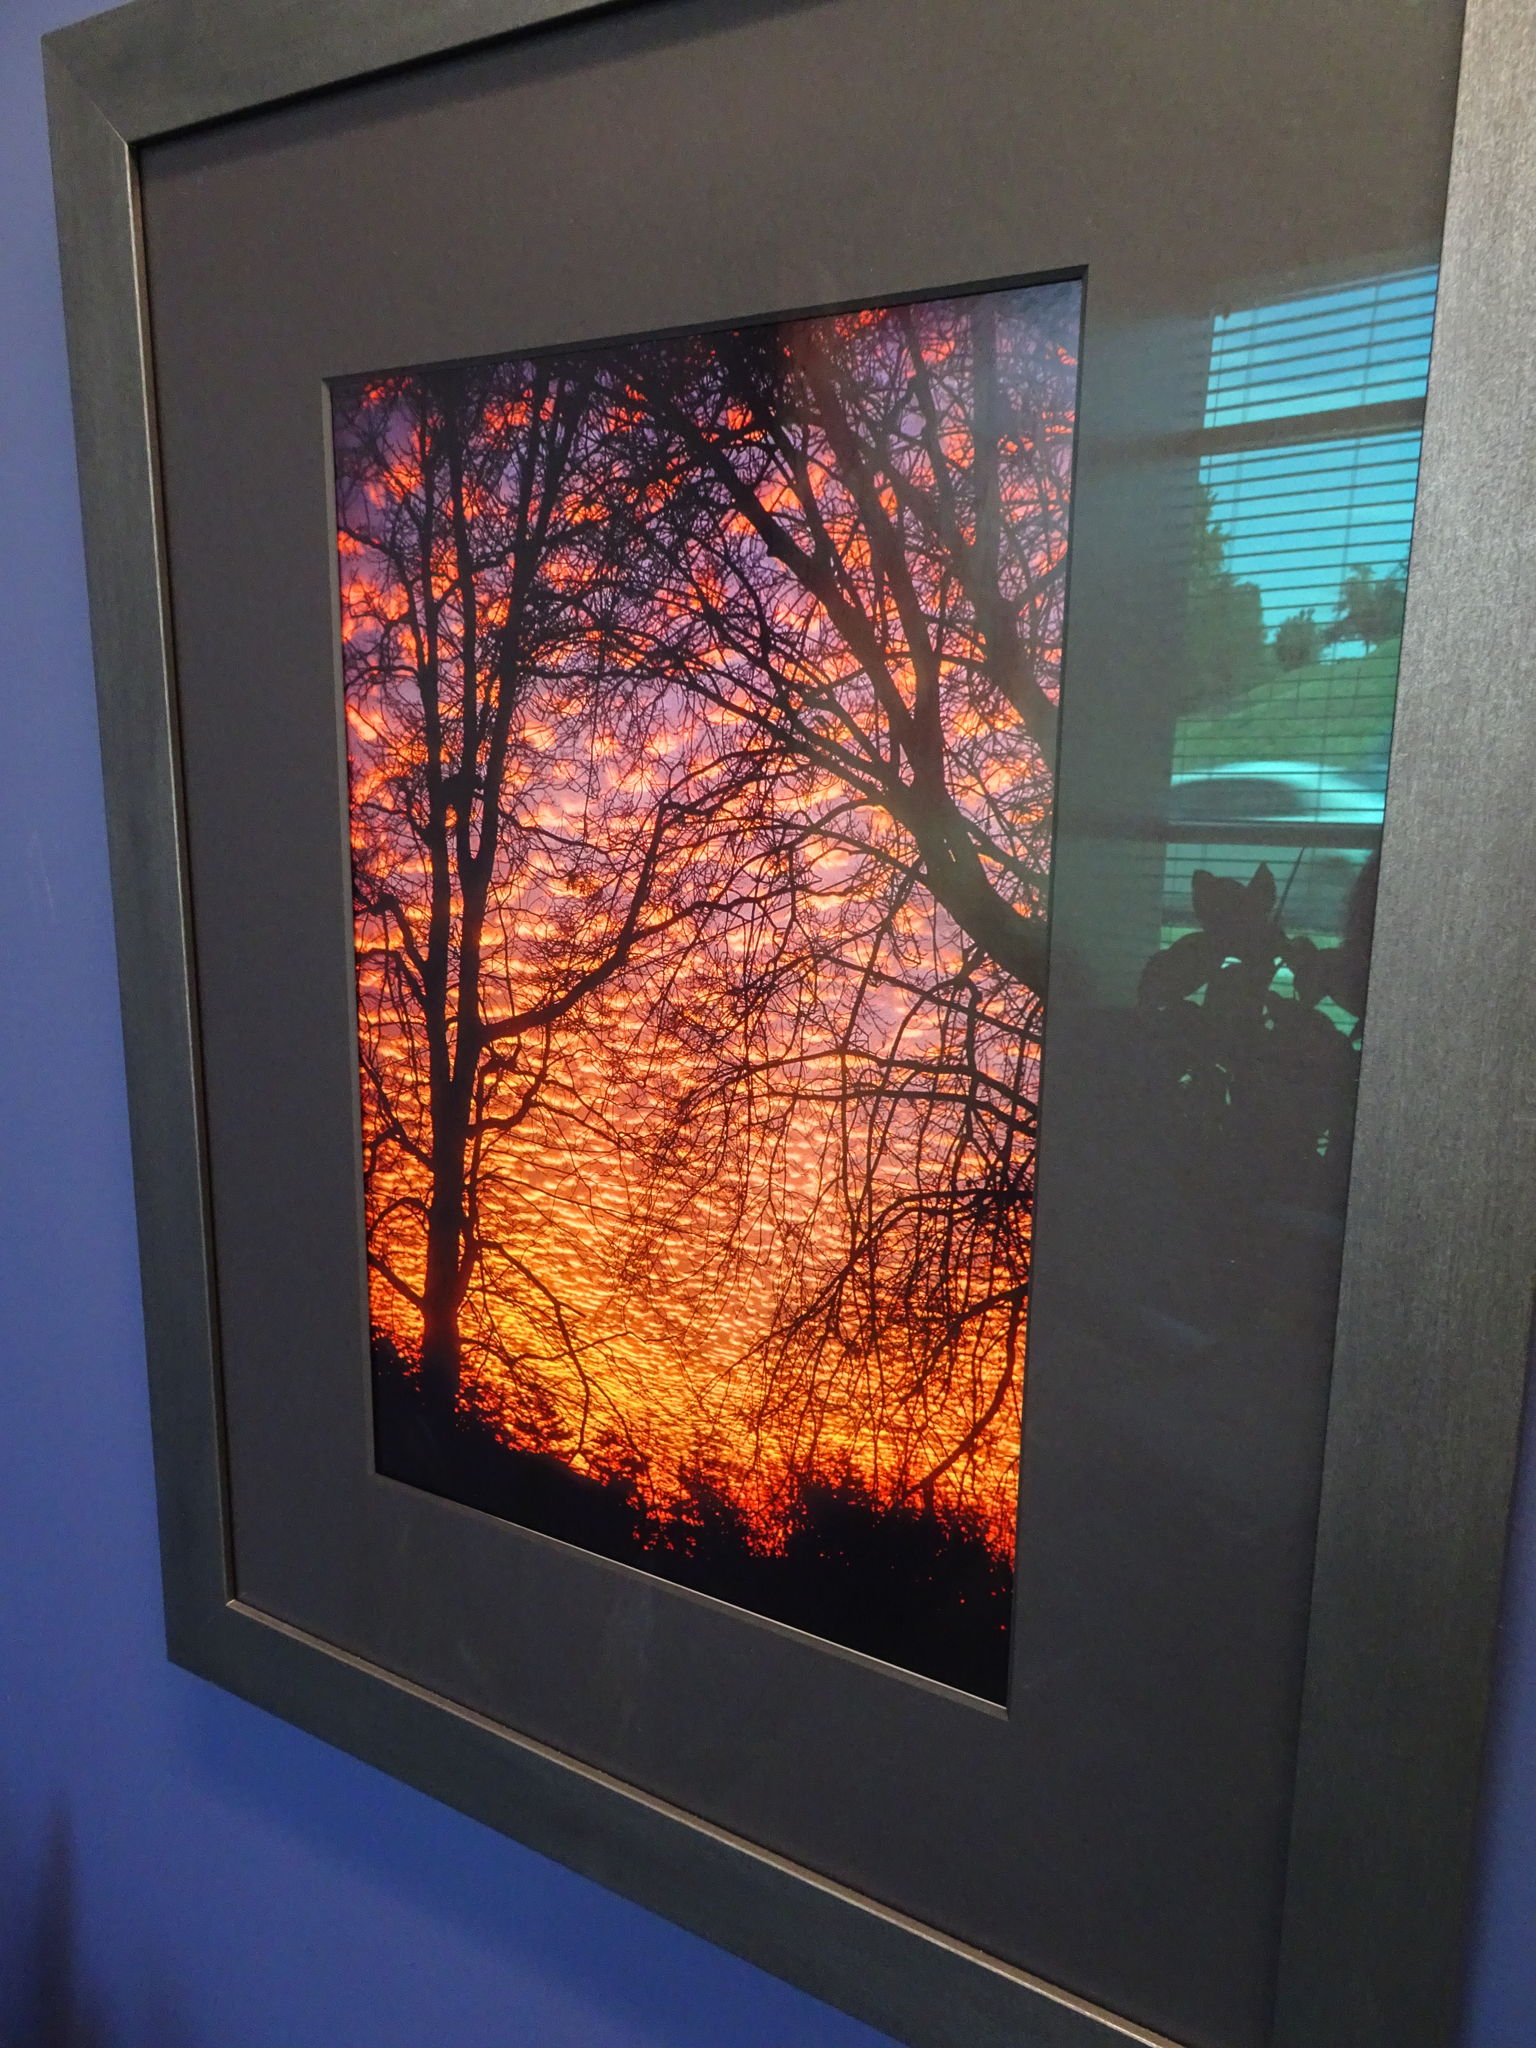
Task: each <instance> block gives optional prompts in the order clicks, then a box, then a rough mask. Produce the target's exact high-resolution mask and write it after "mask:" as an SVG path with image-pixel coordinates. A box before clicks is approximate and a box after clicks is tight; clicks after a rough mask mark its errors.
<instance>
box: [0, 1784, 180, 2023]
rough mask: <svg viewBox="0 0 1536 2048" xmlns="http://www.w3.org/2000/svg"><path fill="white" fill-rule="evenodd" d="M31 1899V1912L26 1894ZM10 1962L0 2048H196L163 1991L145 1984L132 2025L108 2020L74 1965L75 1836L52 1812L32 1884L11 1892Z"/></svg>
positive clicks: (115, 2017)
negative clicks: (12, 1941)
mask: <svg viewBox="0 0 1536 2048" xmlns="http://www.w3.org/2000/svg"><path fill="white" fill-rule="evenodd" d="M29 1890H30V1891H31V1894H32V1896H31V1900H30V1912H29V1911H28V1898H27V1893H28V1891H29ZM13 1896H14V1898H15V1921H14V1923H13V1935H14V1937H15V1939H16V1947H15V1949H14V1950H13V1951H12V1954H11V1956H10V1958H9V1959H8V1961H9V1964H10V1970H9V1972H8V1974H11V1978H12V1981H11V1982H10V1984H9V1985H8V1986H7V1987H6V1989H7V1993H8V1996H7V1998H6V2001H5V2004H6V2007H7V2008H8V2011H6V2012H5V2013H4V2015H3V2017H0V2025H3V2026H4V2029H5V2031H4V2034H3V2039H4V2043H5V2048H197V2043H196V2041H195V2038H194V2036H193V2034H192V2032H191V2030H190V2028H189V2026H188V2025H187V2022H186V2020H185V2019H184V2018H183V2017H182V2016H181V2015H180V2013H179V2012H178V2010H177V2008H176V2003H175V2001H174V1999H173V1998H172V1996H171V1995H170V1993H169V1992H168V1991H167V1989H166V1987H164V1986H163V1985H159V1984H154V1983H151V1984H148V1985H146V1986H144V1988H143V1989H142V1990H141V1991H140V1992H139V1995H138V1997H137V1999H136V2001H135V2003H136V2005H137V2007H138V2010H137V2012H136V2013H135V2014H134V2015H133V2020H132V2023H129V2022H127V2021H125V2020H123V2018H122V2016H121V2015H120V2014H113V2013H111V2012H110V2011H109V2010H108V2008H107V2005H106V2002H105V2001H104V2000H103V1999H102V1998H101V1997H100V1996H99V1995H98V1993H97V1992H96V1991H95V1990H94V1988H93V1987H92V1985H91V1984H90V1982H89V1981H88V1979H87V1977H86V1975H85V1972H84V1970H83V1968H82V1965H81V1960H80V1931H79V1921H80V1916H79V1906H78V1903H77V1898H76V1882H75V1846H74V1833H73V1830H72V1828H71V1826H70V1821H69V1816H68V1814H67V1813H66V1812H65V1811H64V1809H63V1808H62V1807H56V1808H55V1809H54V1814H53V1818H52V1820H51V1822H50V1824H49V1828H48V1833H47V1836H46V1839H45V1841H44V1844H43V1850H42V1856H41V1859H40V1864H39V1867H38V1869H37V1872H36V1875H35V1877H34V1878H33V1879H32V1881H31V1883H30V1884H28V1882H27V1880H26V1878H25V1877H22V1879H21V1881H20V1882H19V1883H18V1884H17V1887H16V1891H15V1893H14V1894H13Z"/></svg>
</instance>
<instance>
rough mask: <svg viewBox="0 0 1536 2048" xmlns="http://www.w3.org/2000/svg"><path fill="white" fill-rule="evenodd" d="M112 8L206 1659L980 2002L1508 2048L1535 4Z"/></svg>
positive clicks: (167, 1041) (270, 1693) (940, 2007)
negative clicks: (1480, 1792)
mask: <svg viewBox="0 0 1536 2048" xmlns="http://www.w3.org/2000/svg"><path fill="white" fill-rule="evenodd" d="M46 47H47V55H48V66H49V78H50V96H51V98H50V104H51V110H52V119H53V124H54V129H53V132H54V152H55V163H56V171H57V184H58V196H59V212H60V234H61V247H62V251H63V260H64V275H65V290H66V301H67V310H68V317H69V330H70V344H71V360H72V368H73V375H74V380H75V400H76V415H77V427H78V437H79V446H80V460H81V476H82V487H83V496H84V507H85V521H86V537H87V551H88V558H89V567H90V579H91V598H92V610H93V624H94V630H95V644H96V655H97V664H98V673H99V681H100V697H101V711H102V729H103V751H104V760H105V766H106V779H107V795H108V809H109V818H110V826H111V834H112V852H113V873H114V888H115V892H116V903H117V915H118V929H119V946H120V962H121V969H122V980H123V1001H124V1018H125V1037H126V1045H127V1054H128V1061H129V1071H130V1087H131V1097H132V1108H133V1122H134V1144H135V1161H136V1171H137V1176H138V1187H139V1214H140V1230H141V1238H142V1248H143V1267H144V1288H145V1312H146V1324H147V1330H148V1338H149V1356H150V1369H151V1381H152V1387H151V1392H152V1399H153V1411H154V1424H155V1441H156V1458H157V1476H158V1485H159V1494H160V1503H161V1525H162V1550H163V1558H164V1571H165V1591H166V1615H167V1636H168V1643H169V1648H170V1653H171V1655H172V1656H173V1657H175V1658H176V1659H177V1660H178V1661H180V1662H182V1663H184V1664H186V1665H187V1666H189V1667H190V1668H191V1669H193V1670H195V1671H198V1672H200V1673H202V1674H203V1675H205V1676H207V1677H209V1678H211V1679H213V1680H214V1681H215V1682H217V1683H219V1684H222V1685H225V1686H228V1687H229V1688H231V1689H232V1690H234V1691H237V1692H239V1693H241V1694H243V1695H244V1696H245V1697H247V1698H249V1699H252V1700H254V1701H256V1702H258V1703H259V1704H261V1705H263V1706H265V1707H267V1708H269V1709H271V1710H272V1711H274V1712H276V1713H279V1714H282V1715H284V1716H286V1717H287V1718H289V1719H291V1720H293V1721H296V1722H298V1723H299V1724H300V1725H302V1726H304V1727H306V1728H309V1729H311V1730H313V1731H314V1732H315V1733H317V1734H319V1735H321V1736H323V1737H324V1738H326V1739H327V1740H329V1741H332V1742H335V1743H338V1744H339V1745H341V1746H342V1747H344V1748H347V1749H349V1750H351V1751H353V1752H354V1753H356V1754H358V1755H360V1756H363V1757H365V1758H367V1759H368V1760H370V1761H371V1762H373V1763H375V1764H377V1765H379V1766H381V1767H382V1768H384V1769H386V1770H388V1771H391V1772H393V1773H395V1774H396V1775H398V1776H400V1777H402V1778H405V1779H408V1780H409V1781H410V1782H412V1783H414V1784H416V1785H419V1786H421V1787H423V1788H424V1789H426V1790H428V1791H429V1792H431V1793H433V1794H435V1795H436V1796H438V1797H440V1798H443V1799H445V1800H448V1801H450V1802H452V1803H453V1804H455V1805H457V1806H459V1807H461V1808H462V1809H464V1810H465V1811H467V1812H469V1813H472V1814H474V1815H476V1816H478V1817H480V1818H481V1819H483V1820H486V1821H488V1822H489V1823H491V1824H492V1825H494V1826H497V1827H499V1828H502V1829H504V1830H506V1831H507V1832H508V1833H510V1834H513V1835H515V1836H517V1837H519V1838H520V1839H521V1840H523V1841H526V1842H528V1843H530V1844H532V1845H533V1846H534V1847H536V1848H538V1849H540V1850H542V1851H544V1852H545V1853H548V1854H551V1855H553V1856H556V1857H558V1858H560V1859H561V1860H563V1861H564V1862H566V1863H569V1864H570V1865H572V1866H573V1867H574V1868H576V1869H578V1870H581V1871H583V1872H586V1873H587V1874H589V1875H591V1876H592V1877H594V1878H596V1879H598V1880H599V1881H600V1882H602V1883H604V1884H607V1885H610V1886H612V1887H614V1888H615V1889H617V1890H619V1891H622V1892H624V1893H625V1894H627V1895H628V1896H629V1897H631V1898H634V1899H636V1900H639V1901H640V1902H642V1903H644V1904H645V1905H647V1906H649V1907H651V1908H653V1909H655V1910H657V1911H659V1912H661V1913H664V1914H666V1915H669V1916H670V1917H672V1918H673V1919H675V1920H677V1921H679V1922H681V1923H682V1924H684V1925H685V1926H688V1927H690V1928H692V1929H694V1930H696V1931H698V1932H699V1933H701V1934H703V1935H705V1936H707V1937H708V1938H710V1939H711V1940H714V1941H717V1942H720V1943H723V1944H724V1945H726V1946H728V1947H730V1948H732V1949H733V1950H735V1951H736V1952H738V1953H739V1954H741V1955H744V1956H746V1957H749V1958H750V1959H751V1960H753V1961H754V1962H757V1963H759V1964H761V1965H763V1966H764V1967H766V1968H768V1969H770V1970H773V1971H776V1972H778V1973H780V1974H782V1975H783V1976H785V1977H787V1978H790V1979H792V1980H793V1981H794V1982H796V1983H798V1984H800V1985H802V1986H804V1987H805V1988H807V1989H808V1990H810V1991H812V1992H814V1993H816V1994H817V1995H819V1996H821V1997H823V1998H825V1999H828V2000H830V2001H832V2002H833V2003H835V2004H837V2005H839V2006H842V2007H843V2008H845V2009H846V2010H848V2011H850V2012H852V2013H855V2014H857V2015H859V2016H860V2017H862V2018H864V2019H866V2020H868V2021H869V2022H871V2023H872V2024H873V2025H875V2026H877V2027H880V2028H882V2029H884V2030H885V2031H886V2032H888V2033H889V2034H891V2035H892V2036H894V2037H895V2038H896V2039H898V2040H900V2041H904V2042H908V2043H911V2044H913V2048H985V2044H995V2048H1004V2044H1008V2048H1019V2044H1024V2043H1029V2044H1032V2048H1095V2044H1105V2048H1108V2044H1110V2043H1112V2042H1115V2041H1139V2042H1142V2043H1146V2044H1149V2048H1158V2044H1162V2048H1168V2044H1186V2048H1452V2044H1453V2043H1454V2041H1455V2038H1456V2030H1457V2015H1458V1998H1459V1984H1460V1958H1461V1949H1462V1923H1463V1916H1464V1911H1465V1904H1466V1896H1467V1886H1468V1877H1469V1870H1470V1865H1471V1856H1472V1845H1473V1831H1474V1821H1475V1807H1476V1788H1477V1781H1478V1772H1479V1763H1480V1749H1481V1740H1482V1727H1483V1720H1484V1716H1485V1711H1486V1703H1487V1693H1488V1685H1489V1677H1490V1669H1491V1663H1492V1655H1493V1646H1494V1638H1495V1630H1496V1620H1497V1612H1498V1600H1499V1590H1500V1576H1501V1570H1502V1560H1503V1550H1504V1526H1505V1518H1506V1512H1507V1505H1508V1496H1509V1490H1510V1483H1511V1475H1512V1471H1513V1466H1514V1458H1515V1449H1516V1440H1517V1434H1518V1426H1519V1417H1520V1408H1521V1398H1522V1389H1523V1379H1524V1366H1525V1355H1526V1346H1527V1341H1528V1336H1529V1322H1530V1310H1531V1291H1532V1278H1533V1270H1532V1268H1533V1247H1536V1156H1533V1140H1536V1105H1533V1104H1532V1103H1531V1101H1530V1099H1529V1098H1530V1082H1529V1078H1528V1063H1527V1062H1526V1061H1525V1059H1524V1057H1523V1040H1524V1035H1525V1032H1526V1028H1527V1025H1526V1020H1527V1018H1528V1017H1529V1015H1530V1011H1531V1004H1532V998H1533V996H1536V973H1533V966H1536V946H1533V944H1532V941H1531V939H1530V937H1529V934H1528V933H1527V932H1526V931H1525V929H1524V928H1523V926H1522V925H1521V924H1520V923H1519V922H1518V920H1516V919H1515V918H1513V917H1512V915H1511V906H1512V904H1513V903H1514V902H1516V901H1517V900H1518V886H1519V878H1520V877H1522V876H1524V875H1526V874H1528V873H1529V872H1530V871H1531V864H1532V858H1533V855H1536V826H1533V822H1532V817H1531V811H1530V805H1529V789H1530V786H1531V784H1532V781H1533V779H1536V728H1533V725H1532V721H1531V719H1530V717H1529V713H1528V705H1527V696H1528V692H1527V691H1526V690H1525V689H1524V688H1523V685H1524V684H1526V682H1527V681H1528V679H1529V674H1530V668H1531V654H1530V648H1531V646H1532V645H1533V644H1536V631H1533V628H1536V620H1533V618H1532V605H1531V600H1530V595H1529V577H1528V573H1527V572H1526V570H1525V566H1524V565H1525V562H1526V560H1527V559H1528V554H1529V549H1530V546H1531V544H1532V541H1533V538H1536V536H1533V532H1532V528H1533V525H1536V496H1533V492H1532V486H1531V481H1530V477H1529V474H1528V471H1527V469H1526V467H1525V466H1523V454H1522V451H1523V450H1524V449H1525V448H1526V447H1528V446H1529V442H1530V435H1531V433H1532V432H1533V431H1536V392H1533V388H1532V386H1533V373H1532V370H1531V367H1530V363H1529V351H1528V336H1529V333H1530V332H1531V329H1532V324H1533V319H1536V249H1533V240H1536V236H1533V228H1532V222H1533V220H1536V190H1533V189H1532V185H1531V162H1532V157H1531V152H1530V147H1529V143H1530V136H1529V121H1528V114H1527V112H1526V109H1527V108H1528V106H1529V105H1530V103H1531V95H1532V89H1533V88H1536V36H1533V32H1532V28H1531V24H1530V21H1529V19H1528V17H1527V16H1526V14H1525V12H1524V10H1522V9H1521V8H1519V7H1518V6H1516V4H1515V0H1472V5H1471V7H1470V8H1469V10H1468V11H1467V18H1466V20H1465V21H1464V20H1463V10H1462V8H1461V7H1460V6H1458V5H1457V4H1456V0H1350V4H1349V5H1347V6H1345V7H1343V8H1341V7H1340V6H1339V5H1338V0H1277V4H1276V5H1274V6H1272V7H1269V8H1265V9H1242V10H1232V9H1230V8H1226V7H1223V6H1219V5H1218V4H1216V0H1170V4H1167V5H1165V6H1162V7H1159V8H1157V9H1155V10H1148V9H1145V8H1140V7H1133V6H1129V5H1126V4H1125V0H1090V4H1088V5H1085V6H1081V7H1078V8H1074V9H1068V10H1062V9H1059V8H1058V9H1047V8H1045V7H1043V6H1037V5H1035V4H1034V0H647V4H630V5H622V6H603V7H598V6H592V5H587V4H572V0H564V4H562V0H412V4H410V5H404V4H399V0H327V4H324V5H321V6H318V7H316V6H311V7H307V8H303V9H300V8H294V7H290V6H288V5H286V4H284V0H227V4H225V5H224V6H222V7H221V8H220V9H218V10H216V11H215V12H214V13H213V14H212V15H211V16H210V15H208V14H207V12H206V11H205V10H201V9H199V8H197V7H194V6H193V5H192V4H191V0H134V4H132V5H130V6H127V7H123V8H120V9H118V10H117V11H116V12H114V13H110V14H106V15H102V16H98V17H96V18H95V19H93V20H89V21H86V22H83V23H81V24H80V25H78V26H77V27H75V28H71V29H68V30H65V31H62V32H61V33H60V34H58V35H55V36H53V37H50V38H49V39H48V43H47V46H46Z"/></svg>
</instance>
